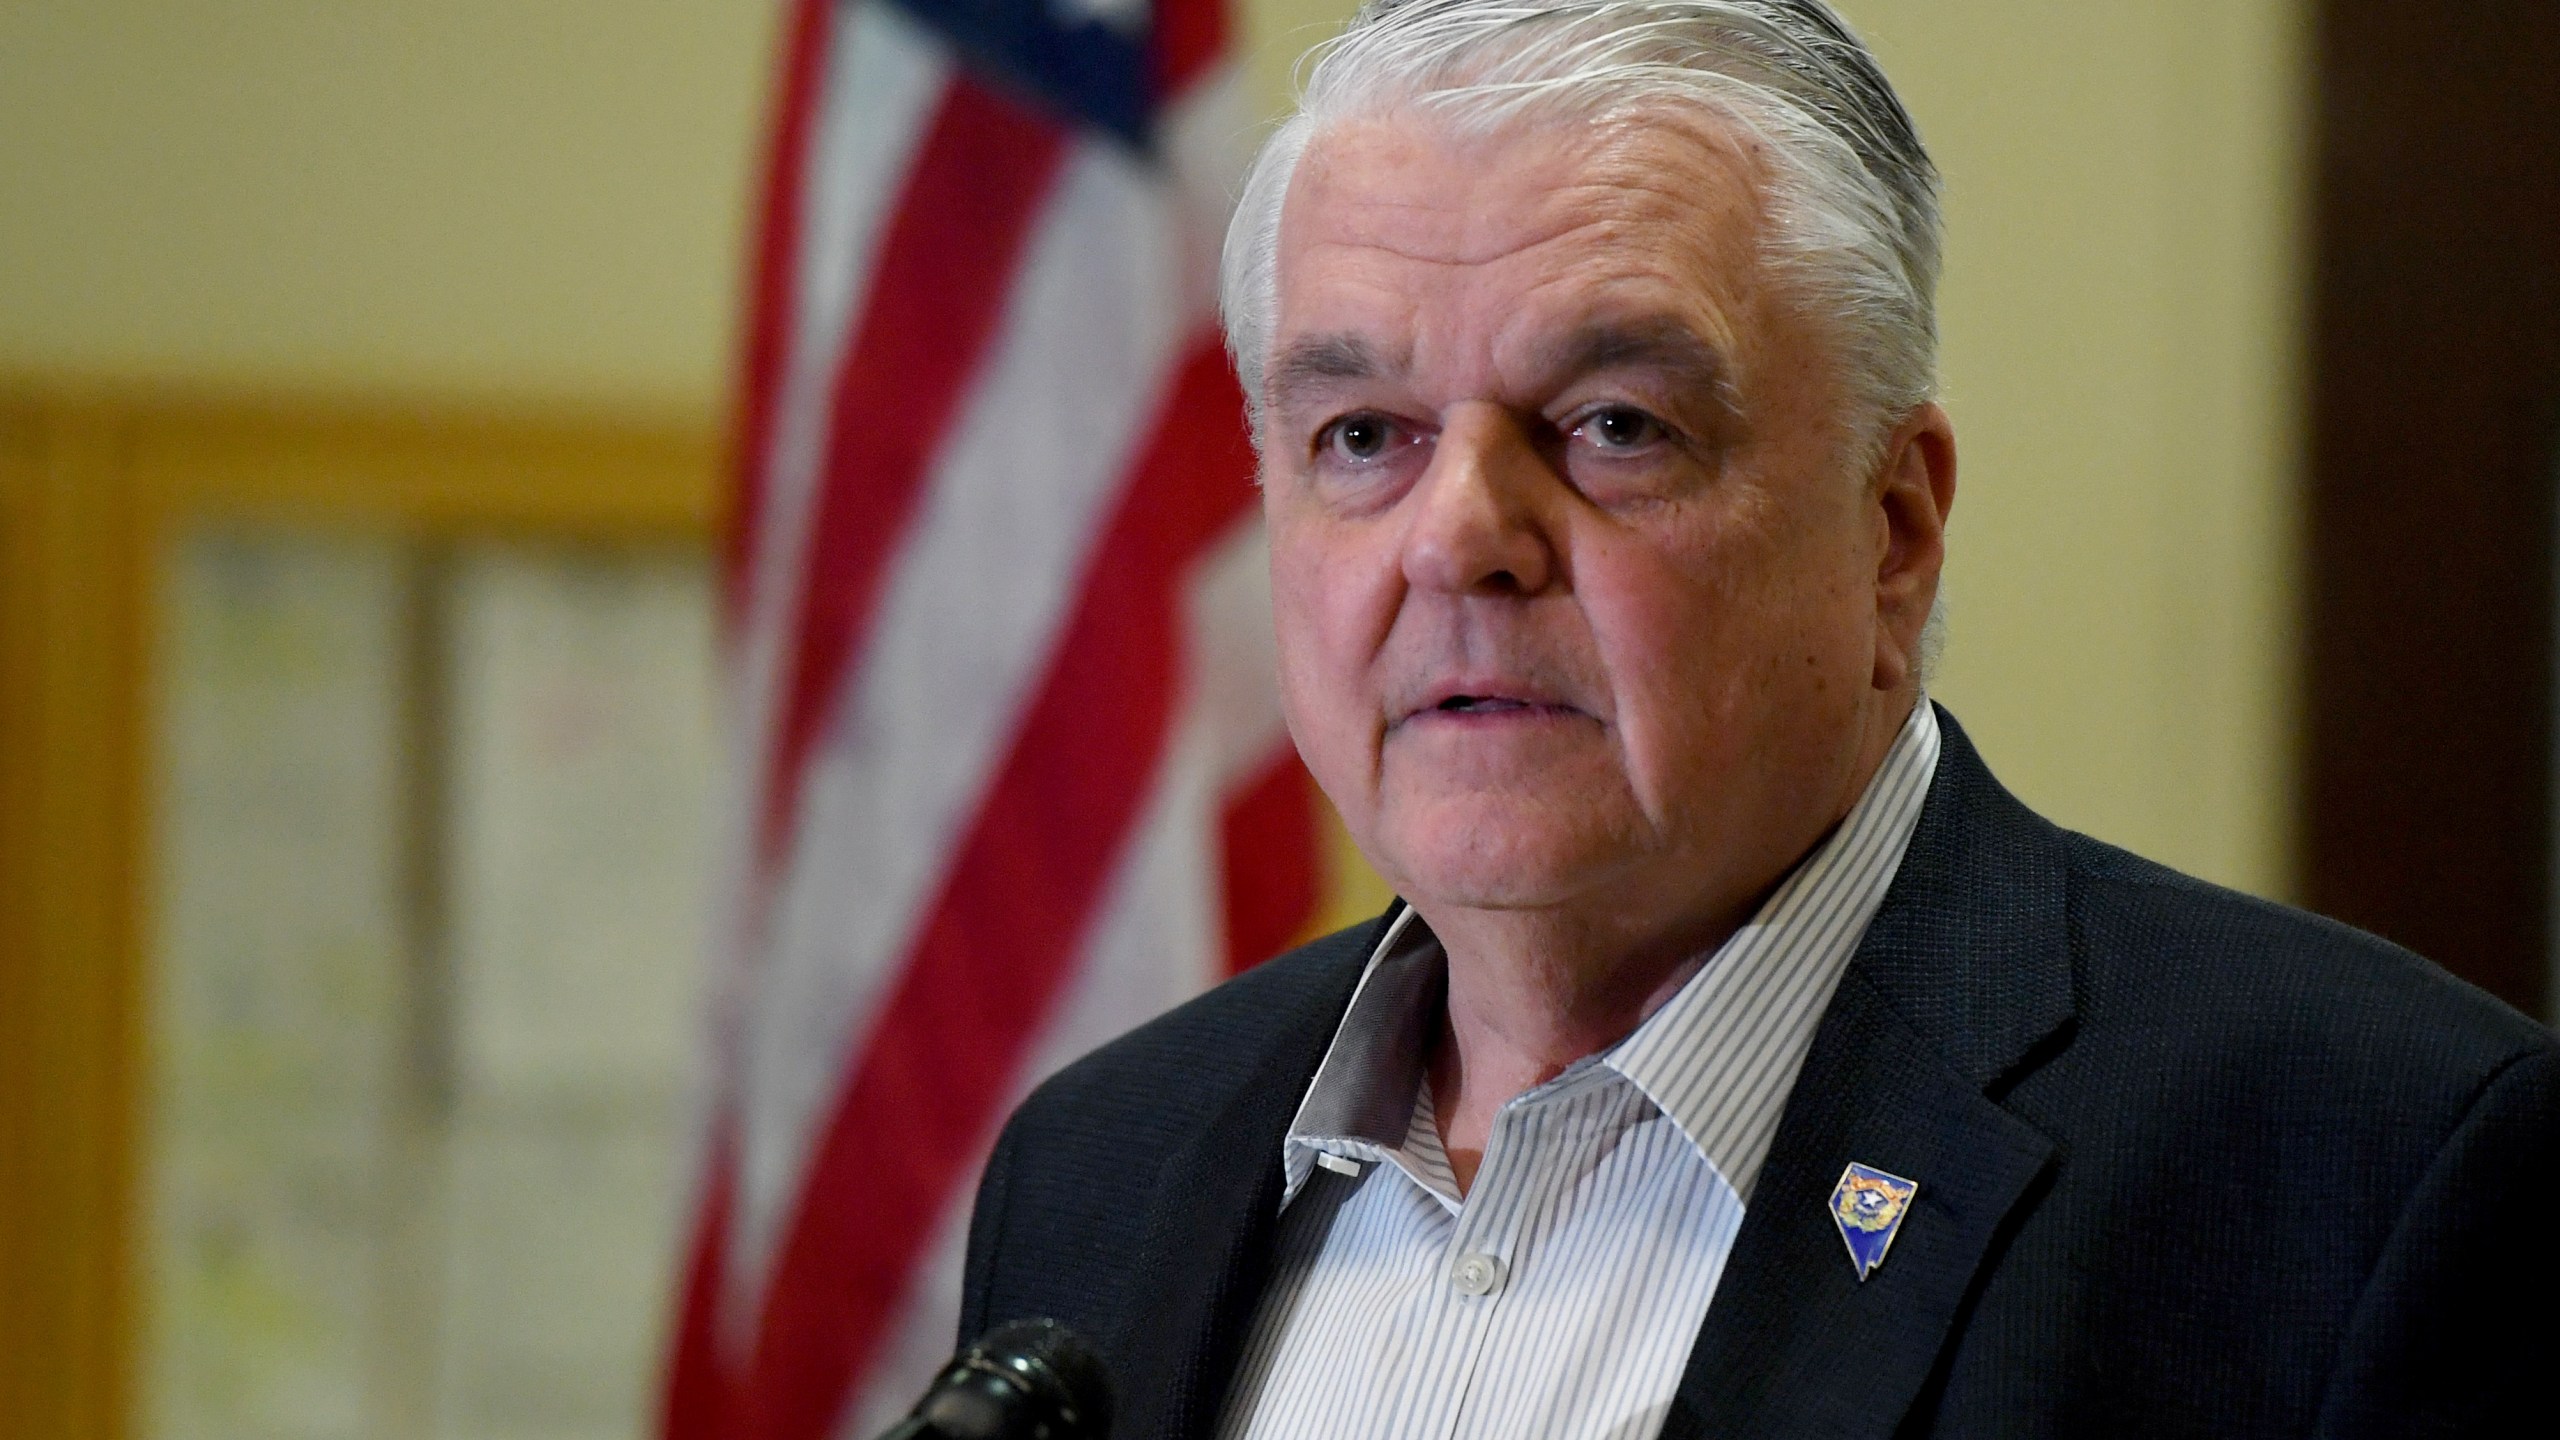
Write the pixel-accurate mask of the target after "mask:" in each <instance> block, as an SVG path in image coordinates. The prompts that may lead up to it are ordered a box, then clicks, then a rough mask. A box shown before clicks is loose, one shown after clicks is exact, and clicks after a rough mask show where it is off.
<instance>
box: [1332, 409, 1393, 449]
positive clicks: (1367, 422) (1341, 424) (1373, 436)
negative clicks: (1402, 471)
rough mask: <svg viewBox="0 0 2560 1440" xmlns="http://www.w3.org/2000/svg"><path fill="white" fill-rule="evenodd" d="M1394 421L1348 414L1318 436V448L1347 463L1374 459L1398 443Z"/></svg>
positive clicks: (1381, 416) (1381, 417)
mask: <svg viewBox="0 0 2560 1440" xmlns="http://www.w3.org/2000/svg"><path fill="white" fill-rule="evenodd" d="M1395 431H1396V427H1395V422H1393V421H1391V420H1389V419H1387V418H1386V417H1385V416H1383V415H1366V414H1363V415H1345V416H1343V417H1342V418H1341V419H1339V420H1336V421H1334V422H1333V423H1332V424H1330V425H1327V426H1326V427H1324V429H1323V430H1322V431H1320V432H1318V433H1317V435H1316V448H1317V449H1318V450H1322V451H1329V452H1331V453H1332V454H1334V455H1336V456H1338V457H1340V458H1342V459H1345V460H1375V459H1377V458H1378V457H1379V456H1381V455H1384V454H1385V453H1387V448H1388V447H1389V446H1391V445H1393V444H1394V443H1395Z"/></svg>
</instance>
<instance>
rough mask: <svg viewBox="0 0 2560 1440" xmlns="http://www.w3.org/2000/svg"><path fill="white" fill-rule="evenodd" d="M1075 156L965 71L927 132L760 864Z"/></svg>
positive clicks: (787, 816) (812, 591)
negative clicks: (1065, 164)
mask: <svg viewBox="0 0 2560 1440" xmlns="http://www.w3.org/2000/svg"><path fill="white" fill-rule="evenodd" d="M1065 151H1066V137H1065V135H1064V134H1063V133H1062V132H1061V131H1060V130H1059V129H1058V128H1057V127H1056V126H1055V125H1053V124H1052V123H1050V122H1049V121H1047V120H1045V119H1043V118H1041V117H1040V116H1038V115H1036V114H1034V113H1033V112H1031V111H1030V110H1028V109H1026V108H1024V107H1023V106H1021V105H1019V104H1017V103H1015V102H1014V101H1012V100H1009V99H1006V98H1005V97H1003V96H1001V95H998V94H997V93H996V92H994V91H993V90H990V89H988V88H987V87H985V86H984V85H981V84H979V83H978V82H977V81H976V80H973V79H971V78H969V77H968V76H966V75H962V76H960V77H958V78H955V79H954V80H953V81H952V82H951V84H950V86H949V88H948V89H947V90H945V91H944V93H943V98H942V103H941V106H940V108H939V110H938V111H937V113H936V114H935V115H934V118H933V120H932V122H931V124H930V125H929V126H928V127H927V128H926V131H925V139H924V142H923V144H922V145H921V146H920V147H919V148H918V150H917V153H916V159H915V165H914V168H913V170H912V171H910V173H909V175H908V178H907V183H906V189H905V191H904V193H903V194H902V195H901V196H900V198H899V203H898V205H897V208H896V210H895V211H894V212H893V213H894V217H895V218H894V219H893V220H892V221H891V223H890V227H889V230H888V233H887V234H886V235H885V236H883V237H882V243H881V247H880V259H879V262H878V264H877V265H876V266H875V267H874V268H873V270H872V274H871V287H870V303H869V304H868V306H867V307H866V308H865V309H864V311H863V315H862V321H861V328H860V330H859V332H858V333H857V334H856V336H855V338H854V341H853V343H852V344H851V345H850V346H848V347H847V349H846V354H845V362H844V367H843V369H842V370H841V371H840V372H839V373H838V374H837V376H836V384H835V391H834V394H833V395H832V396H831V397H830V402H831V424H830V427H829V432H828V437H827V445H826V450H825V456H826V458H825V462H824V465H825V468H824V469H823V470H822V471H821V472H820V476H819V487H820V489H819V497H818V503H817V507H816V515H815V517H814V519H813V521H812V524H811V529H810V534H809V549H808V559H807V563H806V566H805V571H804V574H803V575H802V578H801V584H800V591H799V596H800V604H799V607H798V614H797V615H796V616H795V617H794V623H793V625H792V627H791V631H790V633H791V634H792V635H793V636H794V637H795V640H796V645H795V648H794V651H793V653H792V656H791V660H790V667H789V669H788V671H787V672H786V678H785V679H784V681H783V692H782V696H781V704H780V706H779V713H778V718H777V721H776V726H775V733H774V737H773V745H772V751H771V754H770V755H769V757H768V758H767V761H766V765H767V769H766V772H765V785H764V792H763V796H762V801H763V803H762V807H761V813H760V815H759V817H758V819H759V824H758V827H757V840H758V844H759V851H758V856H757V858H758V860H759V862H760V866H759V868H760V869H762V868H767V867H770V866H771V864H772V863H773V862H774V860H775V859H776V857H778V856H779V855H781V854H782V853H783V851H784V849H785V848H786V846H787V843H788V841H789V839H790V835H791V830H792V827H793V824H794V823H795V820H796V816H797V813H798V802H799V794H800V782H801V778H802V773H803V772H804V771H805V770H806V769H807V766H808V760H809V755H810V752H811V751H812V750H813V749H814V748H815V747H816V745H817V742H818V738H819V735H820V733H821V731H822V730H823V729H824V727H825V725H826V722H827V720H828V718H829V717H830V716H831V715H833V714H834V713H835V705H836V701H837V698H838V696H839V694H840V693H841V692H842V690H843V688H844V680H845V677H846V676H847V675H848V674H850V673H852V671H853V668H854V663H855V659H856V656H857V653H858V652H859V651H860V649H861V647H862V643H863V641H864V639H865V638H866V635H867V632H868V630H869V628H870V623H871V618H872V613H873V611H874V610H875V609H876V608H877V607H878V604H879V599H880V590H881V585H882V582H883V581H884V579H885V578H886V576H887V573H888V568H889V559H890V557H891V556H892V555H894V554H896V553H897V549H898V545H899V542H900V541H901V540H902V539H903V538H904V537H905V534H906V529H907V522H908V521H909V520H910V519H911V518H913V516H914V514H915V510H916V504H917V501H918V499H919V498H920V497H921V496H922V494H923V493H924V489H925V480H926V477H927V476H928V474H929V473H930V472H931V469H932V462H933V457H934V455H935V454H936V452H937V451H938V450H939V448H940V446H941V442H942V437H943V433H944V431H945V430H946V429H947V428H948V427H949V425H950V423H951V416H952V414H953V412H954V411H956V410H957V409H958V407H959V404H960V400H961V398H962V397H963V396H964V395H965V394H967V393H968V389H969V385H970V382H971V381H972V380H973V379H974V378H975V376H976V375H977V372H978V369H979V362H980V360H981V358H982V357H983V356H984V354H985V352H986V351H987V349H988V347H989V346H990V344H991V343H992V342H993V340H994V337H995V333H996V329H997V326H998V324H999V323H1000V322H1001V321H1002V319H1003V316H1004V306H1005V299H1006V297H1007V296H1008V295H1010V294H1011V293H1012V290H1013V283H1014V272H1015V270H1016V267H1017V264H1018V262H1019V260H1020V257H1021V252H1022V249H1023V246H1024V244H1025V243H1026V242H1027V240H1028V239H1029V237H1030V234H1031V232H1032V230H1033V229H1034V228H1035V227H1036V226H1037V224H1038V221H1039V217H1040V213H1041V210H1042V204H1041V202H1042V201H1043V200H1044V199H1045V198H1046V197H1047V196H1048V194H1049V190H1050V187H1051V183H1052V181H1053V180H1054V179H1055V177H1056V175H1057V172H1058V168H1059V164H1060V161H1061V159H1062V157H1063V156H1064V154H1065Z"/></svg>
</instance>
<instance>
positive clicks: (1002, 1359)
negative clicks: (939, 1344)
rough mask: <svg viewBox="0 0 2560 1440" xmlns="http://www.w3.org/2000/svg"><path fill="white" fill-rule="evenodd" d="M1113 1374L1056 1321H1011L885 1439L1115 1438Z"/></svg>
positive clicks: (960, 1361) (984, 1338)
mask: <svg viewBox="0 0 2560 1440" xmlns="http://www.w3.org/2000/svg"><path fill="white" fill-rule="evenodd" d="M1110 1435H1111V1377H1110V1375H1109V1374H1108V1373H1106V1372H1105V1371H1104V1370H1103V1368H1102V1357H1100V1356H1098V1355H1096V1354H1094V1353H1093V1347H1092V1346H1090V1345H1087V1344H1086V1343H1084V1339H1083V1337H1081V1336H1079V1335H1077V1334H1076V1332H1074V1331H1073V1330H1070V1329H1068V1328H1067V1327H1066V1326H1064V1325H1061V1324H1059V1323H1058V1322H1057V1321H1055V1320H1012V1321H1008V1322H1006V1323H1005V1324H1002V1325H999V1326H997V1327H996V1328H994V1329H993V1330H990V1331H988V1332H987V1333H986V1334H984V1335H981V1336H979V1337H978V1338H977V1339H976V1340H974V1341H972V1342H971V1343H970V1344H969V1345H967V1346H966V1347H964V1348H963V1349H962V1350H961V1351H960V1353H959V1354H957V1355H954V1356H952V1357H951V1363H950V1364H948V1365H946V1366H944V1367H942V1373H941V1374H940V1375H937V1376H935V1377H934V1380H933V1384H932V1386H931V1387H930V1388H928V1389H927V1390H926V1391H925V1392H924V1398H923V1399H921V1400H919V1401H917V1402H916V1408H915V1409H913V1410H911V1411H908V1412H907V1418H906V1419H905V1420H902V1421H900V1422H899V1423H898V1424H897V1426H896V1427H895V1428H893V1429H891V1430H890V1431H889V1432H888V1433H887V1434H884V1435H882V1436H881V1437H880V1440H1110Z"/></svg>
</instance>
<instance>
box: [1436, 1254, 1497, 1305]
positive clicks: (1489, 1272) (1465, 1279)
mask: <svg viewBox="0 0 2560 1440" xmlns="http://www.w3.org/2000/svg"><path fill="white" fill-rule="evenodd" d="M1449 1280H1450V1283H1452V1284H1454V1285H1456V1286H1457V1287H1458V1293H1459V1294H1461V1295H1490V1294H1492V1293H1493V1292H1494V1291H1496V1290H1499V1289H1501V1288H1502V1262H1501V1261H1499V1260H1497V1259H1495V1258H1493V1257H1492V1256H1490V1255H1470V1256H1468V1257H1467V1258H1465V1259H1464V1260H1461V1261H1459V1262H1458V1268H1457V1269H1456V1270H1454V1271H1452V1272H1450V1275H1449Z"/></svg>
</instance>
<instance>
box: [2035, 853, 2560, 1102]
mask: <svg viewBox="0 0 2560 1440" xmlns="http://www.w3.org/2000/svg"><path fill="white" fill-rule="evenodd" d="M2061 833H2062V835H2063V840H2064V846H2065V849H2066V853H2067V855H2068V857H2069V860H2068V863H2069V867H2070V872H2071V879H2070V887H2069V888H2070V895H2071V900H2070V909H2071V915H2070V933H2071V938H2072V945H2073V950H2074V962H2075V966H2074V968H2075V971H2076V974H2077V980H2078V988H2079V989H2080V991H2081V993H2080V995H2079V996H2078V997H2077V999H2078V1004H2079V1009H2080V1012H2081V1017H2082V1020H2083V1023H2084V1024H2088V1025H2093V1026H2108V1025H2118V1024H2121V1025H2129V1026H2133V1027H2136V1028H2140V1029H2146V1030H2156V1031H2158V1032H2159V1038H2160V1039H2161V1040H2162V1041H2163V1042H2164V1050H2165V1051H2168V1052H2177V1051H2184V1052H2186V1053H2189V1054H2194V1053H2197V1051H2198V1049H2199V1048H2202V1049H2206V1050H2212V1051H2221V1052H2226V1053H2229V1052H2243V1053H2246V1054H2247V1055H2249V1056H2250V1057H2251V1058H2254V1059H2258V1060H2262V1061H2272V1062H2275V1063H2277V1064H2278V1065H2279V1066H2280V1067H2281V1073H2297V1074H2301V1075H2303V1076H2305V1077H2306V1078H2310V1079H2324V1080H2339V1079H2343V1078H2344V1077H2346V1076H2349V1075H2362V1076H2368V1077H2372V1079H2371V1081H2370V1083H2373V1084H2377V1085H2399V1086H2410V1085H2415V1086H2417V1087H2418V1088H2419V1089H2420V1090H2421V1091H2423V1090H2425V1089H2427V1088H2431V1084H2432V1086H2434V1087H2442V1088H2444V1089H2445V1090H2446V1092H2447V1093H2446V1094H2445V1095H2444V1097H2443V1098H2444V1099H2445V1100H2446V1102H2447V1103H2449V1104H2454V1105H2460V1104H2464V1103H2467V1102H2468V1099H2469V1097H2470V1096H2471V1094H2472V1093H2474V1092H2475V1091H2476V1090H2477V1088H2478V1086H2479V1085H2481V1084H2482V1083H2484V1082H2485V1081H2486V1079H2487V1077H2489V1076H2490V1075H2492V1074H2494V1073H2495V1072H2497V1071H2499V1070H2502V1069H2503V1068H2505V1067H2506V1066H2507V1065H2509V1064H2511V1063H2513V1062H2515V1061H2516V1060H2519V1059H2522V1058H2526V1057H2528V1056H2534V1055H2544V1056H2548V1055H2551V1054H2553V1053H2555V1052H2560V1039H2555V1037H2554V1036H2553V1034H2552V1032H2551V1031H2550V1030H2548V1029H2546V1028H2544V1027H2543V1026H2541V1025H2538V1024H2536V1023H2534V1022H2533V1021H2532V1020H2529V1019H2527V1018H2526V1017H2525V1016H2523V1015H2521V1014H2518V1013H2517V1012H2516V1011H2515V1010H2513V1009H2511V1008H2509V1007H2508V1006H2507V1005H2505V1004H2503V1003H2501V1002H2500V1001H2498V1000H2497V999H2495V998H2494V997H2492V996H2490V995H2488V994H2487V993H2486V992H2484V991H2481V990H2479V989H2477V988H2476V987H2474V986H2472V985H2469V984H2467V983H2465V982H2463V981H2462V980H2459V979H2457V978H2455V977H2454V976H2453V975H2451V974H2450V973H2448V972H2446V971H2445V970H2444V969H2443V968H2442V967H2440V966H2437V965H2435V964H2434V963H2432V962H2430V961H2428V960H2426V959H2423V958H2421V957H2420V956H2418V955H2416V954H2414V953H2412V952H2410V951H2408V950H2406V949H2403V948H2402V947H2400V946H2398V945H2395V944H2392V943H2391V942H2390V941H2387V940H2384V939H2382V938H2381V937H2379V936H2376V935H2371V934H2368V933H2366V932H2364V931H2362V930H2358V929H2356V928H2354V927H2352V926H2349V925H2345V924H2342V923H2340V922H2338V921H2335V920H2331V919H2328V918H2326V917H2324V916H2320V915H2315V914H2312V913H2310V912H2308V911H2304V910H2298V909H2295V908H2293V907H2291V906H2287V905H2281V904H2277V903H2275V902H2273V901H2270V900H2263V899H2259V898H2257V897H2255V896H2251V895H2246V894H2242V893H2240V892H2238V891H2235V890H2229V889H2226V888H2224V887H2222V886H2219V885H2215V884H2211V883H2209V882H2207V881H2204V880H2199V879H2196V878H2195V877H2193V876H2190V875H2185V874H2181V873H2179V872H2178V871H2175V870H2172V869H2169V868H2168V867H2166V866H2164V865H2159V864H2156V863H2154V862H2152V861H2148V860H2144V859H2142V858H2140V857H2138V856H2135V855H2132V854H2129V853H2127V852H2126V851H2123V850H2119V849H2117V848H2115V847H2114V846H2111V845H2107V844H2104V843H2102V842H2100V841H2097V840H2093V839H2090V838H2089V837H2087V836H2085V835H2079V834H2075V833H2072V832H2068V831H2064V832H2061ZM2359 1088H2360V1087H2359ZM2400 1095H2401V1101H2402V1104H2403V1105H2405V1104H2406V1103H2407V1102H2408V1101H2410V1100H2413V1099H2416V1098H2417V1096H2416V1095H2414V1094H2411V1093H2410V1092H2409V1091H2408V1090H2405V1089H2404V1090H2402V1091H2401V1092H2400Z"/></svg>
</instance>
